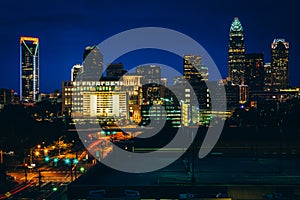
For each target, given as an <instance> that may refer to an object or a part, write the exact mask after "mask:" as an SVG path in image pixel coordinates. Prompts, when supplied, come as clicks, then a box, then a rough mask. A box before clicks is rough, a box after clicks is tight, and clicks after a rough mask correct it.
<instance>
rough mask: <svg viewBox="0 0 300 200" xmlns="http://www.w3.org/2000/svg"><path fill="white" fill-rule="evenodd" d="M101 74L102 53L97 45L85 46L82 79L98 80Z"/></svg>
mask: <svg viewBox="0 0 300 200" xmlns="http://www.w3.org/2000/svg"><path fill="white" fill-rule="evenodd" d="M102 74H103V55H102V53H101V52H100V50H99V48H98V47H97V46H87V47H86V48H85V50H84V53H83V73H82V76H81V78H82V80H84V81H99V80H100V78H101V77H102Z"/></svg>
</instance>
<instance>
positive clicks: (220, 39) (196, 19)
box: [0, 1, 300, 92]
mask: <svg viewBox="0 0 300 200" xmlns="http://www.w3.org/2000/svg"><path fill="white" fill-rule="evenodd" d="M33 2H34V1H33ZM215 2H217V3H218V5H220V6H223V8H222V9H221V10H219V11H220V12H212V13H213V14H209V13H211V12H209V11H212V10H214V9H216V11H218V8H215V7H214V6H213V3H212V2H201V4H200V3H199V2H196V1H191V4H193V5H194V6H188V5H186V4H184V3H180V2H176V3H175V4H174V5H173V4H172V5H169V4H168V2H164V3H163V5H165V6H166V5H167V6H169V7H170V11H168V15H165V14H164V12H163V8H158V7H157V6H156V5H157V2H156V1H154V2H152V3H149V2H148V3H147V2H140V3H138V4H128V5H126V6H124V7H123V6H118V7H116V9H117V10H116V11H119V14H118V15H114V18H115V19H116V22H113V23H112V24H108V23H105V19H108V18H109V17H111V16H112V15H111V14H109V13H107V11H106V10H105V11H103V13H99V14H98V15H99V16H97V15H96V16H95V14H94V15H91V14H90V12H89V13H87V12H86V11H85V12H75V10H76V9H75V8H79V7H80V6H84V7H88V8H91V7H93V6H94V7H95V8H97V6H100V5H99V3H96V2H89V3H83V2H81V3H75V4H74V5H71V8H70V9H68V8H67V7H68V6H69V4H68V5H67V3H65V4H62V5H61V6H62V11H63V12H62V11H49V12H47V13H43V11H44V10H43V8H42V7H41V5H40V4H39V3H37V4H34V6H33V8H30V9H36V10H38V12H37V13H36V15H35V16H36V18H34V17H32V16H31V15H30V14H28V13H29V12H28V13H27V12H26V13H24V12H23V11H22V12H21V14H23V15H22V16H20V14H18V15H16V16H14V17H13V18H11V19H10V20H6V18H5V16H4V13H5V12H3V13H2V14H1V16H0V19H1V21H2V22H3V25H4V26H3V27H6V26H7V27H11V26H12V25H16V26H15V29H13V30H14V33H12V34H10V32H9V31H5V32H4V33H2V34H4V36H7V40H5V41H3V42H2V43H3V45H4V48H3V49H5V51H9V52H12V53H10V54H9V55H6V54H5V53H4V52H2V55H6V56H5V57H4V59H3V60H2V65H1V68H3V67H4V66H10V67H9V69H7V70H6V73H5V75H3V74H2V75H1V79H0V80H1V81H0V85H1V87H2V88H11V89H14V90H16V91H18V85H19V83H18V79H19V77H18V67H17V66H18V63H19V61H18V57H17V55H15V53H14V52H16V51H17V48H16V46H15V44H16V41H17V40H18V38H19V37H20V36H22V35H33V36H36V37H39V38H40V43H41V45H40V68H41V73H40V74H41V75H40V80H41V86H40V88H41V92H51V91H53V90H54V89H60V85H61V82H62V81H63V80H70V69H71V68H72V66H73V65H75V64H79V63H80V64H81V63H82V53H83V51H84V48H85V47H86V46H88V45H95V44H98V43H100V42H101V41H103V40H104V39H106V38H107V37H110V36H111V35H113V34H116V33H118V32H120V31H124V30H127V29H131V28H136V27H142V26H159V27H166V28H171V29H174V30H177V31H181V32H182V33H184V34H187V35H189V36H191V37H192V38H194V39H195V40H196V41H197V42H199V43H200V44H201V45H203V47H204V48H205V49H206V50H207V51H208V53H210V55H211V56H212V58H213V59H214V61H215V62H216V64H217V66H218V68H219V70H220V72H221V74H222V76H223V78H226V77H227V73H228V65H227V56H228V55H227V52H228V44H229V39H228V36H229V29H230V24H231V22H232V20H233V18H234V17H235V16H238V17H239V19H240V20H241V22H242V24H243V28H244V37H245V48H246V53H262V52H264V59H265V62H271V48H270V46H271V43H272V41H273V40H274V39H275V38H285V39H286V40H287V42H289V43H290V83H291V85H299V84H300V83H299V80H298V79H297V74H298V68H297V61H296V59H297V58H296V55H297V50H298V47H297V39H298V38H297V37H296V36H297V31H296V30H295V29H293V28H291V27H290V25H289V23H284V22H286V21H289V20H288V19H293V18H295V16H294V15H295V13H293V12H288V11H287V10H288V9H293V6H292V4H291V3H289V4H285V5H283V7H286V8H288V9H283V12H282V13H281V14H280V15H278V16H275V17H274V16H270V13H271V11H272V8H276V6H278V5H279V4H276V2H275V3H274V2H273V1H272V2H273V3H272V4H271V3H270V1H267V2H259V4H257V3H258V1H257V2H252V3H248V4H247V5H248V6H243V5H242V4H241V3H238V2H237V1H230V2H227V3H226V4H225V2H222V1H215ZM118 3H119V4H122V5H123V4H124V3H122V2H118ZM3 4H4V6H2V7H1V8H5V7H7V8H9V6H11V4H10V3H3ZM48 4H49V3H48ZM54 4H56V2H54V3H53V5H54ZM256 4H257V5H260V6H258V7H257V8H256V6H255V5H256ZM130 5H131V6H130ZM103 6H106V7H107V8H110V7H111V6H112V5H111V3H108V2H103ZM145 6H149V7H150V8H153V9H155V10H156V11H158V13H157V18H155V17H154V18H153V17H152V12H150V11H147V12H143V11H145V10H146V8H145ZM181 6H183V7H182V10H184V8H186V7H188V8H189V10H190V12H189V14H188V15H186V16H183V14H181V13H179V15H178V16H177V12H176V11H178V10H179V11H180V10H181V9H180V8H181ZM162 7H163V6H162ZM253 7H255V8H256V9H257V13H261V14H262V16H261V17H259V16H256V15H255V14H254V13H252V12H250V11H251V8H253ZM95 8H93V9H94V10H95ZM136 8H140V9H138V10H139V13H140V12H143V13H144V15H143V19H139V17H138V16H139V14H138V13H137V14H136V15H134V14H130V13H131V11H132V9H136ZM197 8H198V9H199V12H198V10H197ZM120 9H121V10H120ZM226 9H227V10H226ZM8 10H10V9H8ZM73 10H74V11H73ZM224 10H225V11H228V12H224ZM159 11H161V12H159ZM200 11H203V12H200ZM6 12H7V11H6ZM14 12H15V11H14ZM97 13H98V12H97ZM182 13H184V12H182ZM24 16H27V17H24ZM57 16H60V18H61V19H63V20H61V21H60V22H58V19H57ZM62 16H63V17H62ZM90 16H94V18H91V17H90ZM101 17H102V18H103V19H102V18H101ZM161 18H163V19H165V20H158V19H161ZM21 19H22V20H21ZM37 19H39V20H37ZM88 19H90V21H89V20H88ZM100 19H102V20H100ZM129 19H130V20H129ZM97 20H100V21H102V22H103V23H99V25H97V26H95V27H89V25H90V24H91V23H95V22H96V21H97ZM124 20H125V21H124ZM185 21H186V22H187V23H184V22H185ZM21 22H22V23H21ZM122 22H123V23H122ZM124 22H125V23H124ZM195 23H197V24H199V26H198V27H197V28H195V27H194V26H193V27H191V26H190V25H191V24H195ZM266 23H267V24H268V25H266ZM45 24H49V26H47V28H46V30H43V28H41V27H45ZM117 24H119V25H117ZM121 24H123V25H121ZM64 25H65V26H64ZM81 27H82V28H81ZM103 27H105V30H108V31H103ZM101 28H102V29H101ZM101 30H102V31H101ZM54 41H56V42H54ZM57 47H59V48H57ZM2 51H3V50H2ZM159 54H160V52H159V53H157V52H155V51H148V52H147V51H146V53H145V56H144V57H141V56H140V58H138V59H133V57H134V58H135V57H136V56H135V55H141V54H140V52H133V56H131V57H128V56H124V57H122V58H120V60H118V61H121V62H122V63H123V64H124V68H125V69H128V68H131V67H135V66H137V65H140V64H143V63H145V60H147V61H148V62H149V55H155V56H154V57H155V60H154V62H155V61H162V62H163V63H162V64H167V65H169V66H174V68H175V69H177V70H179V71H181V72H182V63H181V62H178V63H177V60H176V59H173V58H174V56H172V55H167V56H164V55H163V56H160V55H159ZM187 54H189V52H187ZM104 56H105V55H104ZM53 57H54V58H55V59H52V58H53ZM162 57H163V58H162ZM121 59H123V60H121ZM14 66H15V67H14ZM57 72H59V73H57ZM18 92H19V91H18Z"/></svg>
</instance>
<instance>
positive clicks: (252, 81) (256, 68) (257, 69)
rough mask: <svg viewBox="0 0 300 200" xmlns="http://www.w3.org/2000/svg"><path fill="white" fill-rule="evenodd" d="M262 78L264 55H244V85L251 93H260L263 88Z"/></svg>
mask: <svg viewBox="0 0 300 200" xmlns="http://www.w3.org/2000/svg"><path fill="white" fill-rule="evenodd" d="M264 78H265V76H264V54H262V53H247V54H245V84H246V85H248V86H249V88H250V90H251V91H262V90H263V89H264V87H265V84H264V83H265V82H264V81H265V80H264Z"/></svg>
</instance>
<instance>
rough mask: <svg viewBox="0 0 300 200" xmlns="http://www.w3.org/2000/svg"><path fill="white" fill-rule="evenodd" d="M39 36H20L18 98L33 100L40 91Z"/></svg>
mask: <svg viewBox="0 0 300 200" xmlns="http://www.w3.org/2000/svg"><path fill="white" fill-rule="evenodd" d="M39 68H40V66H39V38H35V37H21V38H20V100H21V101H23V102H35V101H37V99H38V94H39V91H40V81H39V75H40V72H39Z"/></svg>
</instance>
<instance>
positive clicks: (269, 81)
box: [264, 62, 272, 91]
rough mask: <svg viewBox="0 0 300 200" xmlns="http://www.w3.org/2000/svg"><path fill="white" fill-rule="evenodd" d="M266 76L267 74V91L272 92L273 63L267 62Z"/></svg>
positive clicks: (265, 67)
mask: <svg viewBox="0 0 300 200" xmlns="http://www.w3.org/2000/svg"><path fill="white" fill-rule="evenodd" d="M264 74H265V78H264V83H265V88H264V90H265V91H270V90H271V87H272V67H271V63H269V62H267V63H265V65H264Z"/></svg>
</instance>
